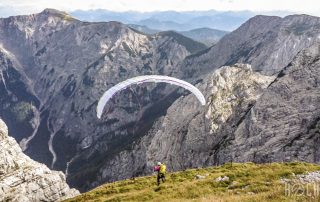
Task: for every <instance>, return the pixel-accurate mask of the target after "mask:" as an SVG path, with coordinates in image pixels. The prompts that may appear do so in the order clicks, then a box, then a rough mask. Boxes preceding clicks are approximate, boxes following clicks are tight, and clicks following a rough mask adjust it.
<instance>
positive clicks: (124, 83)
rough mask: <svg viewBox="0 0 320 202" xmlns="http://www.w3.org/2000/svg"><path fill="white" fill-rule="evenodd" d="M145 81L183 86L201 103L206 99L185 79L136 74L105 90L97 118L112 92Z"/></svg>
mask: <svg viewBox="0 0 320 202" xmlns="http://www.w3.org/2000/svg"><path fill="white" fill-rule="evenodd" d="M146 82H154V83H159V82H163V83H169V84H173V85H177V86H180V87H183V88H185V89H187V90H189V91H190V92H192V93H193V94H194V95H195V96H196V97H197V98H198V100H199V101H200V103H201V104H202V105H205V104H206V99H205V98H204V96H203V94H202V93H201V92H200V90H199V89H198V88H196V87H195V86H193V85H192V84H190V83H188V82H186V81H182V80H180V79H176V78H173V77H169V76H160V75H146V76H138V77H134V78H131V79H128V80H125V81H122V82H120V83H118V84H117V85H115V86H113V87H111V88H110V89H109V90H107V91H106V92H105V93H104V94H103V95H102V97H101V98H100V100H99V102H98V106H97V117H98V118H99V119H100V118H101V115H102V112H103V108H104V106H105V105H106V103H107V102H108V101H109V100H110V99H111V98H112V97H113V96H114V94H116V93H117V92H119V91H121V90H123V89H125V88H127V87H128V86H130V85H132V84H140V83H146Z"/></svg>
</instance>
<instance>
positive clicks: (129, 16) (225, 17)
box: [71, 9, 255, 31]
mask: <svg viewBox="0 0 320 202" xmlns="http://www.w3.org/2000/svg"><path fill="white" fill-rule="evenodd" d="M71 15H72V16H74V17H76V18H77V19H80V20H84V21H95V22H97V21H119V22H122V23H125V24H136V25H144V26H147V27H148V28H150V29H155V30H161V31H164V30H176V31H188V30H192V29H198V28H204V27H206V28H212V29H219V30H226V31H232V30H234V29H236V28H238V27H239V26H240V25H241V24H242V23H244V22H245V21H246V20H248V19H249V18H251V17H253V16H254V15H255V13H253V12H251V11H240V12H234V11H227V12H226V11H224V12H222V11H215V10H209V11H188V12H176V11H161V12H146V13H141V12H134V11H128V12H114V11H108V10H103V9H97V10H88V11H83V10H76V11H74V12H71Z"/></svg>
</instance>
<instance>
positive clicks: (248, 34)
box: [181, 15, 320, 77]
mask: <svg viewBox="0 0 320 202" xmlns="http://www.w3.org/2000/svg"><path fill="white" fill-rule="evenodd" d="M317 41H318V42H319V41H320V18H319V17H313V16H307V15H291V16H287V17H285V18H280V17H275V16H255V17H253V18H251V19H250V20H248V21H247V22H245V23H244V24H243V25H242V26H240V27H239V28H238V29H237V30H235V31H233V32H231V33H230V34H228V35H226V36H225V37H223V38H222V39H221V40H220V41H219V42H218V43H217V44H216V45H215V46H213V47H212V48H210V49H207V50H206V51H203V52H202V53H199V54H195V55H193V56H190V57H189V58H188V59H187V60H185V62H184V63H183V65H182V66H181V68H183V69H184V70H185V71H184V72H185V76H186V77H188V76H189V75H194V77H195V76H196V75H203V74H206V73H208V72H210V71H211V70H212V69H214V68H218V67H221V66H223V65H230V64H235V63H237V62H241V63H248V64H251V65H252V68H253V69H254V70H255V71H259V72H261V73H263V74H266V75H272V74H275V73H278V72H279V71H280V70H281V69H282V68H284V67H285V66H286V65H287V64H288V63H289V62H291V61H292V59H293V58H294V56H295V55H296V54H297V53H298V52H299V51H301V50H302V49H304V48H307V47H309V46H311V45H312V44H314V43H315V42H317Z"/></svg>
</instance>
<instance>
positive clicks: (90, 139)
mask: <svg viewBox="0 0 320 202" xmlns="http://www.w3.org/2000/svg"><path fill="white" fill-rule="evenodd" d="M178 38H179V36H178V34H175V35H174V36H172V34H170V33H168V34H167V33H162V34H158V35H153V36H147V35H144V34H141V33H138V32H136V31H134V30H132V29H130V28H128V27H127V26H125V25H123V24H121V23H118V22H100V23H89V22H81V21H79V20H77V19H74V18H72V17H71V16H70V15H68V14H67V13H64V12H60V11H56V10H52V9H46V10H44V11H43V12H41V13H39V14H34V15H28V16H15V17H9V18H5V19H0V44H1V46H0V61H1V63H0V76H1V77H0V91H1V98H0V101H1V104H0V115H1V116H2V117H3V119H4V120H5V121H6V122H7V123H8V127H9V129H10V130H12V132H13V134H14V135H15V136H14V137H15V138H16V140H17V141H18V142H19V144H20V146H21V147H22V149H23V150H24V152H25V153H26V154H28V155H29V156H30V157H31V158H33V159H35V160H37V161H40V162H43V163H45V164H46V165H48V166H50V167H51V168H54V169H59V170H63V171H65V173H66V174H67V179H68V180H69V181H70V183H71V184H73V185H77V186H82V187H81V188H82V189H87V188H88V187H89V185H90V186H91V185H92V183H93V182H94V181H95V179H96V172H97V171H98V170H99V168H100V167H101V166H102V164H103V163H104V162H106V161H108V159H110V158H112V157H113V156H114V155H115V154H117V153H119V152H120V151H121V150H123V149H124V148H129V147H130V145H131V143H132V142H133V141H134V140H136V139H138V138H140V137H141V136H143V135H144V134H146V132H147V131H148V129H149V128H150V127H151V126H152V124H153V122H154V121H155V119H156V118H157V117H159V116H161V115H164V113H165V109H166V108H167V107H169V106H170V105H171V103H172V102H173V101H174V100H175V99H176V98H177V97H179V96H180V95H181V92H180V91H177V89H176V88H175V87H173V86H170V85H161V84H160V85H155V84H148V85H139V86H136V87H133V88H130V89H127V90H124V91H123V92H122V93H119V95H118V96H116V97H115V98H114V99H113V100H112V101H111V102H110V104H109V105H108V106H107V107H106V111H108V113H105V114H107V115H104V117H103V118H102V120H97V118H96V114H95V113H96V111H95V108H96V104H97V101H98V99H99V98H100V96H101V95H102V93H103V92H104V91H105V90H107V89H108V88H110V87H111V86H113V85H114V84H116V83H118V82H120V81H123V80H125V79H127V78H130V77H133V76H138V75H146V74H161V75H171V76H174V75H178V74H179V75H181V73H179V72H177V71H179V70H178V69H177V68H176V67H177V66H178V64H179V63H181V62H182V60H183V59H184V58H185V57H186V56H188V55H190V54H191V52H190V51H192V52H193V51H197V50H198V49H197V48H199V47H200V46H199V44H198V43H197V42H194V41H192V40H185V38H184V37H183V40H182V42H181V41H179V40H177V39H178ZM105 180H106V179H105Z"/></svg>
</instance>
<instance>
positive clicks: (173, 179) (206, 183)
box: [67, 162, 320, 202]
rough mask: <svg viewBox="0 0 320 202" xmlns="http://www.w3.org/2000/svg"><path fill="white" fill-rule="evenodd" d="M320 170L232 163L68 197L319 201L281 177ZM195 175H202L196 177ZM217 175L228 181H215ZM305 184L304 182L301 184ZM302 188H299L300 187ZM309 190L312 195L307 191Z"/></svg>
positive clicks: (303, 165)
mask: <svg viewBox="0 0 320 202" xmlns="http://www.w3.org/2000/svg"><path fill="white" fill-rule="evenodd" d="M317 170H320V166H319V165H315V164H309V163H300V162H292V163H270V164H254V163H233V164H230V163H228V164H225V165H223V166H218V167H208V168H203V169H190V170H186V171H181V172H175V173H168V174H167V181H166V182H165V183H164V184H161V185H160V186H159V187H158V186H157V185H156V176H147V177H140V178H135V179H130V180H123V181H119V182H114V183H109V184H105V185H102V186H100V187H97V188H95V189H93V190H91V191H89V192H87V193H83V194H82V195H80V196H78V197H75V198H73V199H69V200H67V201H68V202H81V201H86V202H87V201H94V202H100V201H161V202H163V201H203V202H206V201H230V202H231V201H232V202H234V201H241V202H242V201H259V202H261V201H274V202H276V201H277V202H278V201H288V202H289V201H320V196H316V195H314V194H312V193H313V192H311V191H310V190H309V192H308V193H304V192H303V191H301V193H298V192H295V191H296V190H295V189H294V188H292V192H295V193H291V191H290V193H291V194H289V195H288V194H286V190H287V193H289V192H288V190H291V188H288V186H286V185H285V184H284V183H282V182H281V181H280V179H282V178H288V179H290V178H295V177H294V175H293V173H294V174H295V175H297V174H304V173H306V172H311V171H317ZM196 175H201V176H205V178H204V179H197V178H196ZM220 176H228V177H229V180H226V181H220V182H218V181H216V179H217V178H218V177H220ZM303 186H307V185H303ZM300 189H301V188H300ZM310 193H311V194H310Z"/></svg>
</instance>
